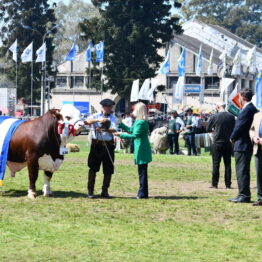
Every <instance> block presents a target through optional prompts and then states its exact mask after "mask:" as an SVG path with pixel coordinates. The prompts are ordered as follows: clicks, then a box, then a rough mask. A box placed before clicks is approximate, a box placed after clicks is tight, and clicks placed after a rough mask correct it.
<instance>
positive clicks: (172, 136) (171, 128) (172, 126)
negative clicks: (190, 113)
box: [168, 110, 185, 155]
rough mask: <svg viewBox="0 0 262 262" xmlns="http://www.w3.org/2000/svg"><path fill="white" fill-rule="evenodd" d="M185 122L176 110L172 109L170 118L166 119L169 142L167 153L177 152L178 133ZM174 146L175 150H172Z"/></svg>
mask: <svg viewBox="0 0 262 262" xmlns="http://www.w3.org/2000/svg"><path fill="white" fill-rule="evenodd" d="M184 126H185V124H184V122H183V120H182V119H181V118H180V117H179V116H178V114H177V111H176V110H174V111H172V112H171V119H170V120H169V121H168V144H169V153H170V154H171V155H172V154H174V153H175V154H177V155H178V154H179V142H178V138H179V133H180V132H181V130H182V129H183V128H184ZM174 146H175V150H174Z"/></svg>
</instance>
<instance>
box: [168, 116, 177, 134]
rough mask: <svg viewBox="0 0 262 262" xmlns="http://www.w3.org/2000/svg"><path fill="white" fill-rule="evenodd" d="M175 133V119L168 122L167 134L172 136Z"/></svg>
mask: <svg viewBox="0 0 262 262" xmlns="http://www.w3.org/2000/svg"><path fill="white" fill-rule="evenodd" d="M170 130H171V131H170ZM175 133H176V119H171V120H169V121H168V134H171V135H174V134H175Z"/></svg>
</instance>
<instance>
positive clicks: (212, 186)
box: [209, 185, 217, 189]
mask: <svg viewBox="0 0 262 262" xmlns="http://www.w3.org/2000/svg"><path fill="white" fill-rule="evenodd" d="M209 188H215V189H217V186H215V185H211V186H210V187H209Z"/></svg>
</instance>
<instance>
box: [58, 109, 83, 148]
mask: <svg viewBox="0 0 262 262" xmlns="http://www.w3.org/2000/svg"><path fill="white" fill-rule="evenodd" d="M60 114H61V115H62V117H63V120H60V121H59V122H58V123H59V124H58V133H59V134H60V136H61V142H62V145H65V144H67V143H68V142H70V141H71V140H72V139H73V138H74V136H76V135H79V134H80V132H81V131H82V130H83V128H84V122H83V121H82V120H81V114H80V111H79V110H78V109H77V108H75V107H74V106H73V105H69V104H68V105H63V106H62V108H61V110H60Z"/></svg>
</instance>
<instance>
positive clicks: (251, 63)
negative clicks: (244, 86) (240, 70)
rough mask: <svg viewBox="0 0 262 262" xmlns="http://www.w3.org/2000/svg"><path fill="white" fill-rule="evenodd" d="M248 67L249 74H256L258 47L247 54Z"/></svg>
mask: <svg viewBox="0 0 262 262" xmlns="http://www.w3.org/2000/svg"><path fill="white" fill-rule="evenodd" d="M247 66H248V72H249V73H251V74H252V73H253V74H254V73H256V71H257V65H256V47H255V46H254V47H253V48H251V49H249V50H248V52H247Z"/></svg>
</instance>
